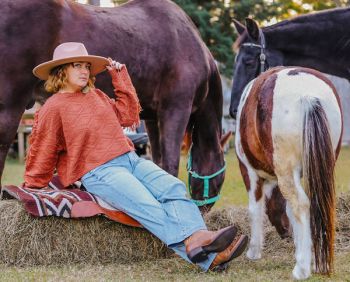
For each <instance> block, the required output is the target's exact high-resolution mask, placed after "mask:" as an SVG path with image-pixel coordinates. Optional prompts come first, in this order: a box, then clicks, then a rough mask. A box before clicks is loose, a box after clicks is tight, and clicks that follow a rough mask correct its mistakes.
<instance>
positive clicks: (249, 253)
mask: <svg viewBox="0 0 350 282" xmlns="http://www.w3.org/2000/svg"><path fill="white" fill-rule="evenodd" d="M247 257H248V258H249V259H250V260H259V259H261V253H260V252H256V251H253V250H252V249H250V248H249V250H248V251H247Z"/></svg>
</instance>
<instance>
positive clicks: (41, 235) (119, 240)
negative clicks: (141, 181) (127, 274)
mask: <svg viewBox="0 0 350 282" xmlns="http://www.w3.org/2000/svg"><path fill="white" fill-rule="evenodd" d="M170 253H171V252H170V251H169V250H168V248H167V247H166V246H165V245H164V244H162V243H161V242H160V241H159V240H158V239H157V238H156V237H154V236H153V235H152V234H150V233H149V232H147V231H146V230H144V229H140V228H132V227H128V226H124V225H121V224H118V223H116V222H113V221H111V220H108V219H106V218H103V217H94V218H86V219H79V220H76V219H64V218H57V217H47V218H35V217H32V216H30V215H28V214H27V213H26V212H25V210H24V208H23V207H22V204H21V203H19V202H18V201H17V200H6V201H0V262H1V263H5V264H7V265H17V266H29V265H51V264H70V263H112V262H114V263H115V262H121V263H123V262H124V263H125V262H130V261H140V260H145V259H148V260H149V259H158V258H166V257H169V255H170Z"/></svg>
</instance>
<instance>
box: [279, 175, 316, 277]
mask: <svg viewBox="0 0 350 282" xmlns="http://www.w3.org/2000/svg"><path fill="white" fill-rule="evenodd" d="M276 174H277V177H278V185H279V187H280V190H281V193H282V195H283V196H284V197H285V199H286V201H287V205H286V209H287V215H288V218H289V220H290V223H291V225H292V228H293V238H294V245H295V258H296V265H295V267H294V269H293V277H294V278H295V279H306V278H308V277H309V276H310V275H311V257H312V256H311V254H312V241H311V229H310V201H309V198H308V196H307V195H306V193H305V191H304V189H303V187H302V185H301V178H300V170H299V169H294V170H293V171H292V172H290V173H287V174H286V173H284V174H283V175H281V174H278V173H277V172H276Z"/></svg>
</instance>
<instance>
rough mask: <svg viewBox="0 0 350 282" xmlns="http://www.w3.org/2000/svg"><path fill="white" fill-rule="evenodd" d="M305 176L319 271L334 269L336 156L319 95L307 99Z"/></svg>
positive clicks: (316, 262)
mask: <svg viewBox="0 0 350 282" xmlns="http://www.w3.org/2000/svg"><path fill="white" fill-rule="evenodd" d="M303 104H304V106H305V108H304V109H305V116H304V126H303V140H302V141H303V178H304V185H305V191H306V193H307V194H308V196H309V199H310V227H311V236H312V241H313V247H314V253H315V265H316V270H317V271H319V272H320V273H323V274H327V275H329V274H330V273H331V272H332V270H333V259H334V247H333V245H334V236H335V234H334V233H335V231H334V230H335V187H334V166H335V156H334V151H333V146H332V141H331V136H330V130H329V126H328V120H327V116H326V113H325V111H324V109H323V107H322V105H321V103H320V100H319V99H318V98H308V97H305V98H304V99H303Z"/></svg>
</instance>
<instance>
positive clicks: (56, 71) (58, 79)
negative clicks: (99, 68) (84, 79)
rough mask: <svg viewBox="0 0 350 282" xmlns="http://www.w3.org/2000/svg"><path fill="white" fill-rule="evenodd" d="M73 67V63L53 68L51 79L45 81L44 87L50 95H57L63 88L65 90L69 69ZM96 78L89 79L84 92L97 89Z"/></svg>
mask: <svg viewBox="0 0 350 282" xmlns="http://www.w3.org/2000/svg"><path fill="white" fill-rule="evenodd" d="M70 65H72V63H68V64H64V65H60V66H58V67H55V68H53V69H52V70H51V71H50V74H49V78H48V79H47V80H46V81H45V84H44V87H45V90H46V91H47V92H49V93H57V92H58V91H60V90H61V89H62V88H64V87H65V86H66V84H67V72H66V70H67V68H68V67H69V66H70ZM95 80H96V79H95V77H94V76H91V75H90V77H89V80H88V83H87V85H86V86H85V87H84V89H82V92H84V93H85V92H86V90H88V89H91V88H92V89H93V88H95V85H94V83H95Z"/></svg>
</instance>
